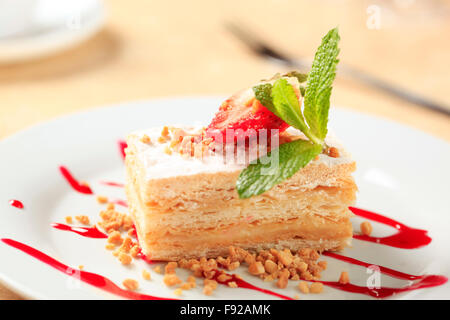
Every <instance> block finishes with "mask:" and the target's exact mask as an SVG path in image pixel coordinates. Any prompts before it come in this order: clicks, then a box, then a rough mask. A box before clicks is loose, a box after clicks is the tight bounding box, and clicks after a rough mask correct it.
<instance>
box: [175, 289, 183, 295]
mask: <svg viewBox="0 0 450 320" xmlns="http://www.w3.org/2000/svg"><path fill="white" fill-rule="evenodd" d="M173 293H174V294H175V295H176V296H181V295H182V294H183V289H181V288H177V289H175V290H174V292H173Z"/></svg>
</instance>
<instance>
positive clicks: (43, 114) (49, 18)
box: [0, 0, 450, 299]
mask: <svg viewBox="0 0 450 320" xmlns="http://www.w3.org/2000/svg"><path fill="white" fill-rule="evenodd" d="M230 23H233V24H234V25H235V26H236V25H237V26H240V27H242V28H245V29H246V30H248V31H250V32H251V35H252V36H251V37H250V40H249V39H247V40H248V41H247V43H245V42H243V41H242V39H238V38H237V37H236V36H235V35H233V34H232V33H231V32H230V28H229V26H230ZM335 26H338V27H339V31H340V34H341V39H342V40H341V54H340V58H341V64H347V65H351V66H353V67H355V68H357V69H358V70H360V72H363V73H364V74H369V75H372V76H375V77H377V78H379V79H380V80H383V81H387V82H388V83H389V84H390V85H394V86H397V87H398V88H400V89H405V90H408V91H410V92H412V93H414V94H417V95H420V96H423V97H425V98H427V99H430V100H432V101H434V102H435V103H437V104H439V105H441V106H442V107H443V108H448V107H447V106H449V105H450V97H449V94H448V93H449V86H450V62H449V61H450V59H449V58H450V41H449V40H450V1H444V0H395V1H394V0H392V1H388V0H370V1H365V0H341V1H337V0H336V1H333V0H315V1H306V0H295V1H289V0H247V1H242V0H239V1H238V0H224V1H218V0H214V1H212V0H190V1H163V0H132V1H123V0H105V1H99V0H95V1H93V0H72V1H69V0H56V1H55V0H0V139H1V138H4V137H6V136H8V135H10V134H13V133H15V132H17V131H19V130H21V129H23V128H26V127H27V126H30V125H32V124H35V123H38V122H41V121H44V120H48V119H51V118H54V117H56V116H59V115H62V114H67V113H70V112H75V111H81V110H86V109H89V108H93V107H98V106H101V105H105V104H113V103H120V102H124V101H130V100H139V99H150V98H156V97H166V96H192V95H229V94H231V93H233V92H235V91H237V90H239V89H241V88H244V87H248V86H250V85H252V83H254V82H255V81H256V80H259V79H263V78H268V77H270V76H272V75H273V74H275V73H277V72H282V71H286V70H290V69H292V68H291V67H288V66H286V65H283V64H280V63H279V62H277V61H276V60H274V59H267V58H264V57H262V56H258V55H256V54H255V53H254V52H252V51H251V50H249V48H248V46H247V44H248V42H249V41H251V39H252V37H253V36H254V38H255V39H256V38H259V39H261V40H264V41H265V42H266V43H268V44H270V45H271V46H272V47H273V48H276V49H277V50H280V52H283V53H284V54H286V55H288V56H290V57H293V58H299V59H305V61H308V60H309V59H312V55H313V54H314V52H315V50H316V48H317V46H318V45H319V43H320V39H321V37H322V36H323V35H324V34H325V33H326V32H327V31H328V30H329V29H331V28H332V27H335ZM332 103H333V104H335V105H338V106H342V107H345V108H349V109H353V110H357V111H360V112H364V113H369V114H373V115H378V116H381V117H384V118H388V119H392V120H394V121H397V122H401V123H404V124H407V125H409V126H412V127H415V128H418V129H420V130H422V131H426V132H428V133H430V134H432V135H435V136H438V137H440V138H442V139H445V140H447V141H450V120H449V119H450V117H449V116H448V115H445V113H442V112H441V113H438V112H435V111H430V110H427V109H425V108H421V107H419V106H417V105H415V104H413V103H410V102H408V101H405V100H404V99H400V98H398V97H394V96H392V95H389V94H386V93H385V92H383V91H382V90H379V89H376V88H373V87H370V86H367V85H366V84H364V83H363V82H361V81H358V80H355V79H353V78H352V77H348V76H345V75H342V74H341V73H339V76H338V79H337V80H336V82H335V88H334V91H333V96H332ZM447 110H450V109H447ZM157 116H158V115H157V114H155V117H157ZM105 121H107V119H105ZM380 129H382V128H380ZM17 297H18V296H16V295H15V294H14V293H12V292H10V291H8V290H7V289H6V288H4V287H2V286H0V299H6V298H17Z"/></svg>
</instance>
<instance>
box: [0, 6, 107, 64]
mask: <svg viewBox="0 0 450 320" xmlns="http://www.w3.org/2000/svg"><path fill="white" fill-rule="evenodd" d="M19 4H20V5H21V6H19ZM4 5H5V6H8V7H6V8H5V9H8V10H9V11H11V12H8V13H6V15H5V17H2V18H3V21H0V23H1V25H0V26H1V27H2V29H4V30H11V31H14V32H11V33H10V34H4V35H2V36H0V63H11V62H19V61H24V60H30V59H36V58H41V57H44V56H48V55H50V54H54V53H57V52H60V51H63V50H66V49H69V48H71V47H74V46H76V45H77V44H79V43H81V42H82V41H85V40H87V39H88V38H90V37H92V36H93V35H94V34H96V33H97V32H98V31H99V30H100V29H101V27H102V26H103V25H104V23H105V8H104V5H103V2H102V1H100V0H79V1H73V2H65V1H59V0H38V1H36V0H35V1H33V0H28V1H23V0H21V2H18V3H17V4H14V5H12V4H9V3H8V2H6V3H5V4H4ZM12 6H14V7H12ZM0 9H2V8H0ZM8 19H9V20H8Z"/></svg>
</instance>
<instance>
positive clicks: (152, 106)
mask: <svg viewBox="0 0 450 320" xmlns="http://www.w3.org/2000/svg"><path fill="white" fill-rule="evenodd" d="M221 101H222V99H217V98H183V99H181V98H179V99H167V100H154V101H148V102H135V103H126V104H123V105H119V106H113V107H108V108H99V109H95V110H93V111H90V112H85V113H79V114H75V115H70V116H65V117H62V118H59V119H57V120H54V121H51V122H47V123H44V124H40V125H37V126H35V127H32V128H30V129H28V130H26V131H23V132H20V133H18V134H16V135H14V136H11V137H9V138H7V139H5V140H4V141H2V142H0V154H1V157H0V177H1V179H0V238H11V239H14V240H17V241H20V242H23V243H25V244H27V245H30V246H32V247H34V248H37V249H39V250H41V251H43V252H45V253H46V254H48V255H50V256H52V257H54V258H55V259H57V260H59V261H61V262H63V263H65V264H66V265H69V266H72V267H74V268H77V266H78V265H84V267H85V269H84V270H86V271H90V272H95V273H98V274H101V275H103V276H107V277H108V278H109V279H111V280H112V281H114V282H115V283H116V284H117V285H119V286H121V283H122V280H123V279H125V278H128V277H131V278H135V279H139V282H140V285H141V288H140V291H139V292H141V293H145V294H150V295H155V296H160V297H168V298H175V297H176V296H175V295H174V293H173V289H168V288H166V286H165V285H164V284H163V283H162V276H161V275H159V274H156V273H155V272H152V277H153V279H152V280H151V281H144V280H140V279H141V276H140V275H141V270H142V269H143V268H149V267H148V266H147V265H146V263H145V262H144V261H141V260H136V263H134V264H133V266H132V267H123V266H121V265H120V264H119V263H118V262H117V260H116V259H115V258H114V257H113V256H112V254H111V252H109V251H107V250H105V249H104V246H105V240H104V239H90V238H85V237H81V236H79V235H77V234H74V233H72V232H65V231H61V230H56V229H54V228H52V227H51V226H50V224H51V223H53V222H64V217H66V216H68V215H71V216H75V215H80V214H85V215H88V216H89V217H90V219H91V221H93V222H96V221H98V212H99V210H100V209H101V208H102V206H101V205H99V204H97V202H96V200H95V197H94V196H89V195H84V194H80V193H76V192H74V191H73V189H72V188H71V187H70V186H69V185H68V184H67V182H66V181H65V180H64V179H63V177H62V176H61V174H60V173H59V170H58V167H59V166H60V165H64V166H66V167H67V168H69V169H70V170H71V172H72V173H73V174H74V175H75V176H76V177H77V178H78V179H80V180H85V181H88V182H89V183H90V184H91V187H92V189H93V190H94V192H95V193H97V194H102V195H107V196H109V197H117V198H125V195H124V192H123V190H122V189H120V188H114V187H108V186H105V185H102V184H100V181H102V180H112V181H119V182H123V181H124V165H123V161H122V158H121V156H120V154H119V151H118V147H117V141H118V139H121V138H123V137H125V135H126V134H127V133H128V132H130V131H132V130H135V129H141V128H146V127H151V126H156V125H164V124H169V123H179V124H180V123H181V124H194V123H204V124H206V123H207V122H208V120H209V119H211V117H212V115H213V113H214V112H215V111H216V109H217V107H218V106H219V104H220V102H221ZM330 117H331V126H332V128H333V130H334V131H335V132H336V134H337V135H338V136H339V137H340V138H341V140H342V141H344V142H345V145H346V147H347V149H348V150H350V151H351V152H352V154H353V156H354V158H355V159H356V161H357V163H358V170H357V172H356V174H355V177H356V180H357V184H358V187H359V193H358V201H357V206H358V207H361V208H365V209H368V210H372V211H375V212H378V213H382V214H384V215H387V216H389V217H392V218H394V219H397V220H399V221H401V222H403V223H405V224H407V225H409V226H412V227H416V228H422V229H426V230H428V231H429V235H430V236H431V237H432V239H433V241H432V242H431V243H430V244H429V245H428V246H425V247H422V248H420V249H414V250H407V249H398V248H393V247H389V246H383V245H377V244H374V243H370V242H363V241H358V240H354V241H353V247H352V248H347V249H346V250H345V251H344V252H343V254H345V255H347V256H351V257H355V258H357V259H360V260H363V261H368V262H371V263H376V264H380V265H383V266H386V267H390V268H394V269H397V270H401V271H403V272H407V273H411V274H423V273H427V274H441V275H445V276H449V274H450V256H449V255H448V254H447V253H448V252H449V250H450V233H449V232H448V228H449V226H450V209H449V208H450V197H449V191H450V190H449V184H448V183H449V181H450V172H449V169H448V164H449V163H450V147H449V144H447V143H446V142H444V141H441V140H439V139H436V138H433V137H431V136H428V135H426V134H424V133H421V132H418V131H416V130H413V129H410V128H407V127H404V126H402V125H399V124H396V123H393V122H389V121H386V120H382V119H377V118H374V117H371V116H368V115H363V114H359V113H356V112H353V111H352V112H350V111H346V110H344V109H339V108H333V109H332V112H331V116H330ZM10 199H19V200H20V201H22V202H23V204H24V206H25V208H24V209H23V210H20V209H17V208H15V207H12V206H11V205H10V204H9V200H10ZM354 220H355V222H354V228H355V230H359V222H361V219H359V218H355V219H354ZM373 225H374V235H376V236H385V235H388V234H392V233H394V230H393V229H392V228H388V227H386V226H383V225H381V224H377V223H374V224H373ZM0 259H1V263H0V279H1V280H2V282H4V283H5V284H6V285H8V286H9V287H11V288H12V289H13V290H15V291H17V292H19V293H20V294H23V295H24V296H27V297H30V298H39V299H40V298H52V299H65V298H71V299H103V298H117V297H116V296H114V295H112V294H109V293H106V292H104V291H102V290H100V289H98V288H95V287H92V286H90V285H88V284H86V283H79V282H78V281H77V280H76V279H74V278H73V277H69V276H68V275H66V274H64V273H63V272H60V271H58V270H55V269H53V268H51V267H49V266H48V265H46V264H44V263H42V262H40V261H38V260H36V259H34V258H32V257H30V256H28V255H26V254H24V253H23V252H21V251H19V250H17V249H15V248H12V247H10V246H7V245H6V244H5V243H2V242H0ZM325 260H327V261H328V269H327V270H326V271H325V272H324V273H323V279H324V280H333V281H335V280H337V279H338V277H339V275H340V272H341V271H342V270H347V271H349V274H350V278H351V281H352V283H356V284H359V285H365V283H366V281H367V279H368V277H369V275H368V274H367V272H366V269H365V268H363V267H358V266H354V265H349V264H346V263H344V262H341V261H338V260H334V259H332V258H329V257H326V258H325ZM237 272H238V273H239V274H241V275H242V276H243V277H244V278H245V279H246V280H248V281H249V282H251V283H252V284H255V285H257V286H260V287H264V288H266V289H270V290H272V291H275V292H278V293H282V294H284V295H287V296H290V297H293V296H295V295H296V294H299V291H298V289H297V287H296V285H297V284H296V282H294V281H292V282H290V284H289V286H288V288H287V289H285V290H280V289H278V288H276V286H275V284H274V283H264V282H262V281H260V280H259V279H258V278H254V277H252V276H249V275H248V274H247V271H246V270H245V269H244V268H241V269H239V270H238V271H237ZM180 274H181V275H182V277H187V274H183V273H180ZM199 284H200V283H199ZM408 284H409V282H408V281H405V280H399V279H395V278H391V277H389V276H386V275H382V277H381V285H382V286H387V287H401V286H406V285H408ZM198 287H200V288H197V289H194V290H191V291H186V292H184V293H183V296H182V297H181V298H186V299H189V298H199V299H203V298H205V296H204V295H203V294H202V293H201V285H199V286H198ZM299 295H300V298H301V299H328V298H335V299H365V298H369V297H368V296H365V295H359V294H353V293H346V292H343V291H339V290H336V289H332V288H330V287H325V290H324V292H323V293H322V294H320V295H313V294H309V295H302V294H299ZM210 298H213V299H236V298H239V299H270V298H273V297H272V296H268V295H265V294H262V293H259V292H256V291H252V290H247V289H232V288H228V287H225V286H219V289H218V290H216V291H215V292H214V294H213V295H212V296H211V297H210ZM395 298H399V299H406V298H421V299H435V298H447V299H448V298H450V286H449V284H448V283H447V284H445V285H442V286H439V287H434V288H428V289H421V290H416V291H410V292H406V293H402V294H398V295H396V296H395Z"/></svg>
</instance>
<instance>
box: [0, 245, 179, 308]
mask: <svg viewBox="0 0 450 320" xmlns="http://www.w3.org/2000/svg"><path fill="white" fill-rule="evenodd" d="M1 241H2V242H3V243H5V244H7V245H9V246H11V247H13V248H16V249H18V250H20V251H22V252H24V253H26V254H28V255H30V256H32V257H34V258H36V259H38V260H40V261H42V262H43V263H45V264H47V265H49V266H51V267H53V268H55V269H56V270H58V271H61V272H63V273H65V274H67V275H69V276H72V277H76V278H77V279H79V280H80V281H83V282H85V283H88V284H90V285H92V286H94V287H97V288H99V289H102V290H104V291H107V292H109V293H112V294H115V295H118V296H121V297H124V298H127V299H135V300H175V299H170V298H160V297H155V296H150V295H147V294H143V293H138V292H134V291H128V290H124V289H122V288H120V287H118V286H117V285H116V284H115V283H114V282H112V281H111V280H109V279H108V278H106V277H103V276H101V275H99V274H96V273H92V272H87V271H83V270H76V271H74V270H73V269H72V268H71V267H69V266H67V265H65V264H63V263H61V262H59V261H58V260H56V259H54V258H52V257H50V256H48V255H46V254H45V253H43V252H41V251H39V250H37V249H34V248H32V247H30V246H28V245H26V244H24V243H21V242H18V241H15V240H12V239H1Z"/></svg>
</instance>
